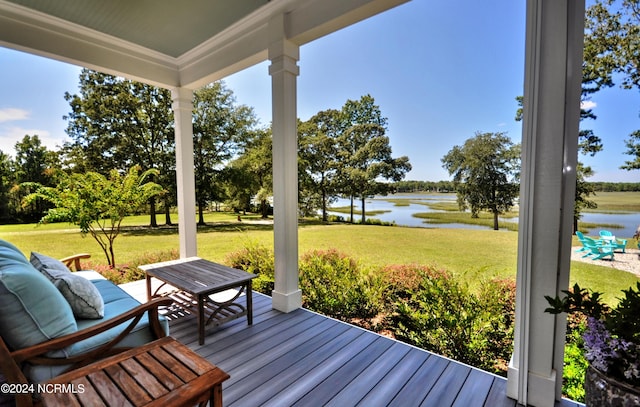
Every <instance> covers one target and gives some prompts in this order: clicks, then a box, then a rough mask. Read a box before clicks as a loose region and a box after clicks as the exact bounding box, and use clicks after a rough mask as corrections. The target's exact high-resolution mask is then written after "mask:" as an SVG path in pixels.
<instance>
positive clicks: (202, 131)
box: [193, 81, 256, 224]
mask: <svg viewBox="0 0 640 407" xmlns="http://www.w3.org/2000/svg"><path fill="white" fill-rule="evenodd" d="M193 109H194V110H193V139H194V143H193V144H194V146H193V149H194V165H195V177H196V200H197V204H198V214H199V218H198V219H199V220H198V223H199V224H204V223H205V222H204V215H203V212H204V209H205V207H206V205H207V203H208V202H211V201H214V200H218V199H220V198H221V195H220V193H221V192H220V191H221V187H222V186H221V184H220V182H219V181H218V179H219V178H220V175H219V173H220V171H221V170H222V169H223V168H224V165H225V164H226V163H228V162H229V161H230V160H231V159H233V158H235V157H236V156H237V155H238V153H239V152H240V151H242V149H243V148H244V146H245V144H246V143H247V140H248V138H249V137H250V135H251V134H252V133H251V130H252V129H253V127H254V126H255V124H256V118H255V114H254V112H253V109H251V108H250V107H248V106H245V105H237V104H236V100H235V97H234V96H233V92H232V91H231V90H230V89H228V88H227V87H226V86H225V85H224V82H220V81H219V82H214V83H212V84H210V85H207V86H205V87H204V88H201V89H199V90H197V91H196V92H195V94H194V104H193Z"/></svg>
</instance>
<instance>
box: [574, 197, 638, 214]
mask: <svg viewBox="0 0 640 407" xmlns="http://www.w3.org/2000/svg"><path fill="white" fill-rule="evenodd" d="M589 199H590V200H592V201H594V202H595V203H597V204H598V208H597V209H590V210H588V211H587V212H601V213H607V212H640V192H596V194H595V195H593V196H591V197H589Z"/></svg>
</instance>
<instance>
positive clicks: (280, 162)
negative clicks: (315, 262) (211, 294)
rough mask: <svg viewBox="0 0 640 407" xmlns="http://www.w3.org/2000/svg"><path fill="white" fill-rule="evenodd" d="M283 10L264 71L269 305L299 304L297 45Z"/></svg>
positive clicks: (288, 308) (288, 307) (287, 306)
mask: <svg viewBox="0 0 640 407" xmlns="http://www.w3.org/2000/svg"><path fill="white" fill-rule="evenodd" d="M284 25H285V24H284V16H279V17H276V18H274V19H273V20H272V21H271V23H270V35H271V37H270V39H271V42H270V44H269V60H270V61H271V65H270V66H269V74H270V75H271V86H272V109H273V121H272V133H273V221H274V223H273V231H274V254H275V288H274V290H273V292H272V301H273V308H274V309H277V310H280V311H283V312H290V311H293V310H295V309H298V308H300V307H301V306H302V292H301V291H300V289H299V287H298V134H297V113H296V112H297V109H296V103H297V95H296V81H297V76H298V74H299V69H298V66H297V61H298V59H299V47H298V46H297V45H296V44H294V43H292V42H290V41H288V40H287V39H286V38H285V34H284V31H285V30H284Z"/></svg>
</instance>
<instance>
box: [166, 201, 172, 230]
mask: <svg viewBox="0 0 640 407" xmlns="http://www.w3.org/2000/svg"><path fill="white" fill-rule="evenodd" d="M164 223H165V225H167V226H171V225H173V223H171V205H169V200H168V199H167V200H165V201H164Z"/></svg>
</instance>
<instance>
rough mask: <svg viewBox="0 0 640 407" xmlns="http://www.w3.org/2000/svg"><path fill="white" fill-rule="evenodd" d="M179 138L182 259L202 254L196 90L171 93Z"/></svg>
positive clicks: (179, 213)
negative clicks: (195, 144)
mask: <svg viewBox="0 0 640 407" xmlns="http://www.w3.org/2000/svg"><path fill="white" fill-rule="evenodd" d="M171 99H172V100H173V103H172V105H171V108H172V109H173V115H174V122H175V137H176V180H177V187H178V236H179V239H180V258H186V257H193V256H196V255H197V254H198V248H197V235H196V234H197V226H196V216H195V208H196V183H195V172H194V162H193V120H192V117H193V90H192V89H187V88H173V89H171Z"/></svg>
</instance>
